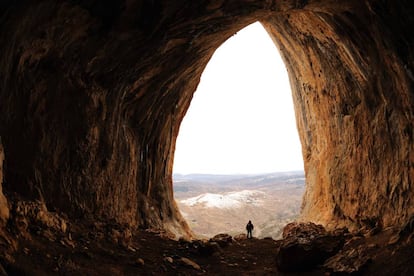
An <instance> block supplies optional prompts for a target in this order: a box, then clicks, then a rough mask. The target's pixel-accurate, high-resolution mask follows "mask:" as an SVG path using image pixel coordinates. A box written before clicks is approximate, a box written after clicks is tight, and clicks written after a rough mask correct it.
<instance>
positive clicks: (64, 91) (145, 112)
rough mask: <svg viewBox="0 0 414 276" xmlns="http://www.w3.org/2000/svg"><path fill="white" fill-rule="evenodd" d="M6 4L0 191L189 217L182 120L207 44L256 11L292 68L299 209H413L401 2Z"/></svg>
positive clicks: (158, 218)
mask: <svg viewBox="0 0 414 276" xmlns="http://www.w3.org/2000/svg"><path fill="white" fill-rule="evenodd" d="M12 2H13V1H9V3H8V4H5V5H6V9H1V10H0V13H1V16H0V17H1V21H2V23H4V24H1V27H0V32H1V33H0V35H1V37H2V39H1V42H0V50H1V52H2V53H5V54H4V55H3V56H1V57H0V59H1V62H0V72H1V74H0V75H1V83H2V85H1V86H0V113H1V114H2V116H1V120H0V135H1V137H2V143H3V146H4V151H5V160H6V164H7V166H5V174H4V175H5V181H4V183H5V184H4V190H5V192H6V193H9V194H12V193H14V192H15V193H17V194H19V195H24V196H25V197H26V198H28V199H39V198H40V199H42V200H44V201H46V204H47V206H49V207H52V208H53V209H56V210H62V211H64V212H67V213H69V214H70V215H73V216H75V217H77V216H87V215H90V214H92V215H93V216H96V217H102V218H105V219H108V220H109V219H115V220H116V221H118V222H121V223H126V224H130V225H133V226H151V227H158V228H168V227H169V226H168V225H170V226H171V228H174V227H175V228H181V229H183V228H185V222H183V220H182V218H181V216H180V214H179V212H178V211H177V208H176V206H175V205H174V200H173V192H172V166H173V156H174V150H175V139H176V137H177V135H178V131H179V125H180V122H181V120H182V118H183V117H184V115H185V112H186V110H187V109H188V106H189V104H190V102H191V98H192V95H193V92H194V91H195V89H196V87H197V84H198V83H199V78H200V76H201V73H202V71H203V69H204V67H205V66H206V64H207V63H208V60H209V58H210V57H211V55H212V54H213V52H214V51H215V49H217V48H218V47H219V45H221V43H223V42H224V41H225V40H226V39H227V38H229V37H230V36H232V35H233V34H234V33H236V32H237V31H238V30H240V29H242V28H243V27H245V26H247V25H249V24H250V23H253V22H255V21H257V20H259V21H260V22H261V23H262V24H263V26H264V27H265V29H266V30H267V31H268V33H269V34H270V36H271V37H272V39H273V40H274V41H276V42H277V45H278V46H279V48H280V52H281V55H282V57H283V59H284V61H285V65H286V67H287V69H288V71H289V78H290V83H291V87H292V96H293V99H294V106H295V111H296V114H297V115H296V118H297V125H298V131H299V137H300V140H301V144H302V151H303V159H304V169H305V173H306V179H307V183H306V192H305V196H304V202H303V209H302V216H303V217H304V219H306V220H311V221H314V222H317V223H322V224H325V225H331V226H332V227H335V226H338V225H354V226H355V227H360V226H361V225H363V223H364V221H371V222H372V221H374V222H378V223H380V224H381V225H384V226H389V225H396V224H400V225H401V224H402V223H404V222H406V221H407V220H408V219H409V218H410V217H411V216H412V215H413V214H414V201H413V198H414V197H413V196H412V195H413V187H412V186H413V184H412V179H414V170H413V165H412V164H413V163H414V155H413V153H414V148H413V146H414V142H413V140H414V138H413V133H414V132H413V122H414V115H413V108H412V107H413V106H414V99H413V92H412V90H413V73H412V72H414V69H413V54H412V48H413V47H412V45H414V37H413V36H412V35H411V32H409V31H407V30H412V29H414V27H413V25H414V23H413V20H412V12H411V10H410V9H409V7H411V5H406V2H407V1H394V2H392V1H353V0H351V1H345V2H344V3H342V2H341V3H338V1H323V0H318V1H293V0H292V1H255V0H253V1H250V0H249V1H201V2H191V3H187V2H186V1H175V2H171V1H170V2H164V1H161V2H159V3H158V4H157V5H149V6H148V5H141V4H142V1H137V2H136V5H135V4H131V5H125V6H123V7H117V8H113V7H112V6H111V5H109V4H108V3H106V4H102V5H103V6H99V8H98V7H97V6H95V5H82V4H79V3H77V1H69V2H62V3H57V4H56V5H47V4H45V3H47V2H48V1H46V2H43V1H42V2H36V1H30V3H28V4H30V7H29V8H23V6H19V5H16V4H14V2H13V3H12ZM132 2H135V1H132ZM132 2H131V3H132ZM144 2H145V1H144ZM147 2H148V1H147ZM128 3H129V1H128ZM8 5H9V6H10V7H9V8H8V7H7V6H8ZM108 5H109V6H108ZM7 8H8V9H7ZM94 9H96V10H94ZM137 10H139V11H140V12H137ZM5 11H7V12H5ZM106 11H111V15H113V16H109V17H108V14H107V13H106ZM112 12H113V14H112ZM74 18H75V19H74ZM148 18H151V19H150V20H148ZM15 31H16V32H15ZM52 129H53V130H54V131H50V130H52ZM51 149H54V150H51ZM373 191H375V192H373Z"/></svg>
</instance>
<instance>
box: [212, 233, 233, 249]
mask: <svg viewBox="0 0 414 276" xmlns="http://www.w3.org/2000/svg"><path fill="white" fill-rule="evenodd" d="M232 241H233V238H232V236H230V235H229V234H225V233H222V234H217V235H215V236H214V237H212V238H211V239H210V242H215V243H217V244H218V245H220V247H226V246H228V245H229V244H230V243H231V242H232Z"/></svg>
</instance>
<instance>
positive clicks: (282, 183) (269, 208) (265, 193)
mask: <svg viewBox="0 0 414 276" xmlns="http://www.w3.org/2000/svg"><path fill="white" fill-rule="evenodd" d="M173 180H174V195H175V199H176V201H177V204H178V206H179V208H180V210H181V212H182V214H183V216H184V217H185V218H186V219H187V222H188V223H189V224H190V227H191V228H192V229H193V231H194V232H195V233H197V234H199V235H200V236H204V237H211V236H214V235H215V234H218V233H223V232H226V233H229V234H233V235H235V234H239V233H244V226H245V224H246V222H247V221H248V220H249V219H250V220H252V221H253V223H254V224H255V231H254V233H253V234H254V235H255V236H256V237H262V238H263V237H269V236H271V237H273V238H279V237H280V234H281V230H282V227H283V226H284V225H286V223H288V222H290V221H293V220H295V219H296V217H297V216H298V214H299V211H300V205H301V202H302V196H303V192H304V187H305V175H304V172H302V171H294V172H278V173H268V174H248V175H209V174H189V175H180V174H174V176H173Z"/></svg>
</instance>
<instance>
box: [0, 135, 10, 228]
mask: <svg viewBox="0 0 414 276" xmlns="http://www.w3.org/2000/svg"><path fill="white" fill-rule="evenodd" d="M3 161H4V151H3V145H2V143H1V137H0V227H1V226H4V225H5V224H6V222H7V220H8V218H9V206H8V203H7V199H6V197H5V196H4V194H3V188H2V187H3V185H2V184H3Z"/></svg>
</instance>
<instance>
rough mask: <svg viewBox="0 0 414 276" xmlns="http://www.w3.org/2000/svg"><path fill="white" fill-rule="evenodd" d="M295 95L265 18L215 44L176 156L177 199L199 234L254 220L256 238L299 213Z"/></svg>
mask: <svg viewBox="0 0 414 276" xmlns="http://www.w3.org/2000/svg"><path fill="white" fill-rule="evenodd" d="M291 94H292V92H291V89H290V85H289V79H288V76H287V72H286V67H285V65H284V63H283V61H282V60H281V57H280V54H279V52H278V49H277V48H276V45H275V43H274V41H272V40H271V38H270V37H269V35H268V33H267V32H266V30H265V29H264V28H263V27H262V25H261V24H260V23H259V22H255V23H253V24H250V25H248V26H246V27H245V28H243V29H241V30H240V31H238V32H237V33H236V34H235V35H233V36H232V37H230V38H229V39H228V40H227V41H226V42H224V43H223V44H222V45H221V46H220V47H219V48H217V49H216V51H215V54H214V55H213V56H212V58H211V59H210V61H209V63H208V64H207V66H206V68H205V69H204V72H203V74H202V77H201V80H200V83H199V84H198V87H197V90H196V92H195V94H194V97H193V99H192V101H191V105H190V107H189V108H188V110H187V113H186V116H185V117H184V119H183V122H182V123H181V126H180V132H179V135H178V138H177V142H176V150H175V157H174V175H173V185H174V197H175V199H176V201H177V203H178V206H179V208H180V211H181V212H182V214H183V216H184V218H185V219H186V221H187V222H188V224H189V226H190V228H191V229H192V231H194V233H195V234H197V235H202V236H204V237H212V236H214V235H216V234H217V233H223V232H225V233H230V234H231V235H234V234H239V233H240V232H241V231H242V230H243V227H242V224H243V223H244V220H246V219H248V218H250V219H251V220H252V221H254V222H255V229H256V230H255V232H256V237H259V238H260V237H262V238H263V237H267V236H272V237H273V238H275V239H276V238H280V236H281V230H282V227H283V226H284V225H285V224H286V223H288V222H291V221H293V220H295V219H296V218H297V216H298V215H299V210H300V205H301V200H302V196H303V192H304V181H303V182H301V183H297V179H298V177H299V178H302V177H303V174H302V171H303V158H302V153H301V145H300V142H299V137H298V131H297V129H296V120H295V114H294V109H293V103H292V96H291ZM177 163H179V164H177ZM276 172H277V173H276ZM287 172H289V173H287ZM220 175H222V176H220ZM223 175H225V179H226V180H225V181H224V182H225V183H223V178H222V177H223ZM203 179H204V180H203ZM292 181H293V182H292ZM208 182H211V185H207V186H206V183H208ZM185 183H188V185H187V186H186V185H185ZM240 183H243V184H242V185H241V186H240ZM249 183H250V184H249ZM272 185H274V186H275V187H274V188H273V187H271V186H272ZM220 186H221V187H220ZM208 187H210V189H209V188H208ZM246 201H247V202H250V203H249V204H247V203H246ZM252 205H255V206H254V207H252ZM282 205H283V206H282ZM247 214H249V215H247Z"/></svg>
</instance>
